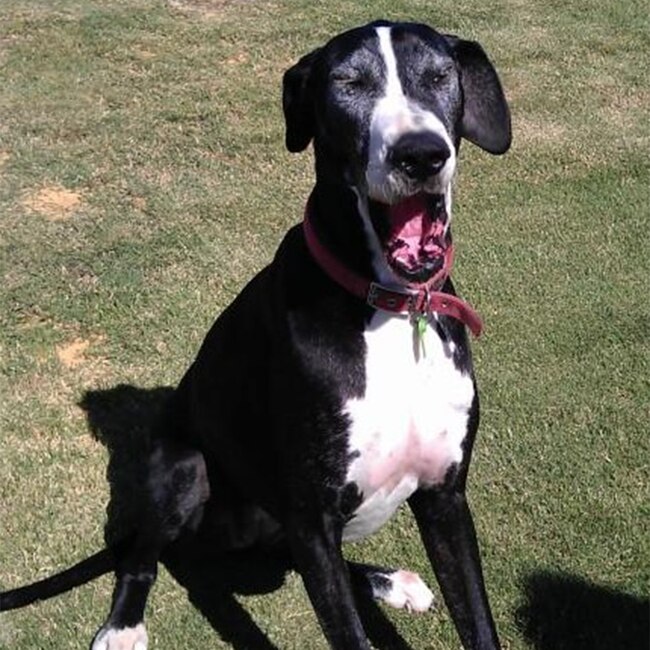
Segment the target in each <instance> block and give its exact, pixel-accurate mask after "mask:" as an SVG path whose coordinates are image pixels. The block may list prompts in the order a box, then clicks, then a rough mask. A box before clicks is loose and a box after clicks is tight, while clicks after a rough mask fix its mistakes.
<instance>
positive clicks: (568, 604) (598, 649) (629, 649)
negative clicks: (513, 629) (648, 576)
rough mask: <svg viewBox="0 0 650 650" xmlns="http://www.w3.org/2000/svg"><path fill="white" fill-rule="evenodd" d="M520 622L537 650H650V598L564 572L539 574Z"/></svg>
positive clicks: (528, 589)
mask: <svg viewBox="0 0 650 650" xmlns="http://www.w3.org/2000/svg"><path fill="white" fill-rule="evenodd" d="M524 596H525V602H524V603H523V604H522V606H521V607H520V608H519V609H518V611H517V624H518V626H519V628H520V629H521V631H522V633H523V635H524V637H525V638H526V640H527V641H528V642H529V643H530V644H531V646H532V647H533V648H535V649H536V650H648V647H650V607H649V603H648V601H647V600H643V599H641V598H636V597H634V596H630V595H628V594H625V593H622V592H620V591H616V590H614V589H610V588H607V587H601V586H598V585H594V584H591V583H589V582H586V581H585V580H583V579H581V578H578V577H575V576H571V575H565V574H561V573H550V572H539V573H534V574H532V575H531V576H530V577H528V579H527V580H526V583H525V585H524Z"/></svg>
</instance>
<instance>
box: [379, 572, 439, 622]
mask: <svg viewBox="0 0 650 650" xmlns="http://www.w3.org/2000/svg"><path fill="white" fill-rule="evenodd" d="M386 577H387V578H388V579H389V580H390V581H391V588H390V590H388V591H386V592H385V593H383V594H382V595H381V599H382V600H383V601H384V602H385V603H387V604H388V605H390V606H391V607H396V608H397V609H406V610H407V611H409V612H426V611H427V610H428V609H429V608H430V607H431V606H432V605H433V594H432V593H431V590H430V589H429V587H427V586H426V585H425V584H424V581H423V580H422V578H420V576H419V575H418V574H417V573H413V572H412V571H403V570H400V571H395V573H391V574H389V575H388V576H386Z"/></svg>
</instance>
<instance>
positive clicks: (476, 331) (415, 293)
mask: <svg viewBox="0 0 650 650" xmlns="http://www.w3.org/2000/svg"><path fill="white" fill-rule="evenodd" d="M310 212H311V211H310V209H309V203H307V207H306V209H305V218H304V220H303V223H302V226H303V232H304V234H305V240H306V242H307V248H308V249H309V252H310V253H311V255H312V257H313V258H314V260H315V261H316V263H317V264H318V265H319V266H320V267H321V269H323V271H325V273H326V274H327V275H328V276H329V277H330V278H331V279H332V280H334V282H336V283H337V284H339V285H340V286H342V287H343V288H344V289H346V290H347V291H349V292H350V293H351V294H352V295H354V296H357V297H358V298H361V299H362V300H364V301H365V302H367V303H368V304H369V305H370V306H371V307H374V308H375V309H381V310H382V311H388V312H393V313H409V314H425V313H426V314H430V313H437V314H444V315H445V316H452V317H453V318H456V319H457V320H459V321H461V323H464V324H465V325H467V327H469V329H470V330H471V332H472V334H473V335H474V336H480V335H481V331H482V330H483V323H482V321H481V317H480V316H479V315H478V314H477V313H476V312H475V311H474V310H473V309H472V308H471V307H470V306H469V305H468V304H467V303H466V302H464V301H463V300H461V299H460V298H458V297H456V296H453V295H451V294H449V293H443V292H442V291H439V290H438V289H440V288H441V287H442V285H443V284H444V283H445V280H446V279H447V278H448V277H449V274H450V273H451V266H452V264H453V258H454V249H453V246H452V245H451V244H450V245H449V247H448V248H447V250H446V251H445V260H444V263H443V267H442V269H441V270H440V271H438V273H436V275H435V276H434V277H433V278H431V279H430V280H429V281H428V282H426V283H424V284H411V285H408V287H407V288H405V289H403V290H395V289H389V288H388V287H384V286H382V285H381V284H378V283H377V282H373V281H371V280H368V279H367V278H364V277H361V276H360V275H358V274H356V273H355V272H354V271H352V270H350V269H349V268H348V267H347V266H345V265H344V264H342V263H341V262H340V261H339V260H338V259H337V258H336V257H334V255H332V253H331V252H330V251H329V250H328V249H327V248H325V247H324V246H323V245H322V244H321V242H320V241H319V239H318V237H317V236H316V233H315V231H314V228H313V226H312V224H311V219H310Z"/></svg>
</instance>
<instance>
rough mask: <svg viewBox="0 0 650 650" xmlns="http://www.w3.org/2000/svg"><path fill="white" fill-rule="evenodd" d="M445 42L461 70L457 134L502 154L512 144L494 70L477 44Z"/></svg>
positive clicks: (505, 105) (507, 111)
mask: <svg viewBox="0 0 650 650" xmlns="http://www.w3.org/2000/svg"><path fill="white" fill-rule="evenodd" d="M445 38H446V39H447V42H448V43H449V45H451V48H452V50H453V52H454V54H455V55H456V61H457V62H458V64H459V67H460V81H461V86H462V89H463V96H464V109H463V118H462V120H461V133H460V134H461V135H462V136H463V137H464V138H466V139H467V140H469V141H470V142H473V143H474V144H476V145H478V146H479V147H481V149H485V150H486V151H489V152H490V153H494V154H501V153H505V152H506V151H508V149H509V148H510V143H511V141H512V133H511V131H510V109H509V108H508V103H507V102H506V98H505V95H504V94H503V89H502V88H501V82H500V81H499V77H498V76H497V72H496V70H495V69H494V66H493V65H492V63H490V60H489V59H488V57H487V54H485V52H484V51H483V48H482V47H481V46H480V45H479V44H478V43H476V42H474V41H464V40H462V39H460V38H457V37H456V36H451V35H445Z"/></svg>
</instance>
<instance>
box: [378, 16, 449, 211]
mask: <svg viewBox="0 0 650 650" xmlns="http://www.w3.org/2000/svg"><path fill="white" fill-rule="evenodd" d="M376 31H377V37H378V39H379V52H380V54H381V56H382V59H383V62H384V68H385V72H386V79H385V86H384V94H383V96H382V97H381V98H380V99H379V100H378V102H377V104H376V106H375V108H374V111H373V114H372V118H371V122H370V143H369V151H368V166H367V168H366V183H367V185H368V196H369V197H370V198H371V199H374V200H375V201H380V202H382V203H394V202H395V201H396V200H397V199H399V198H403V197H404V195H405V194H409V193H412V192H413V190H411V191H410V192H409V191H408V181H407V180H406V179H404V178H403V177H402V176H401V174H399V173H397V172H396V171H395V170H394V169H393V168H392V167H391V165H390V164H389V163H388V154H389V151H390V148H391V147H392V146H393V145H394V144H395V143H396V142H397V140H398V139H399V138H400V137H401V136H403V135H405V134H407V133H414V132H415V133H418V132H427V131H429V132H432V133H435V134H436V135H438V136H440V137H441V138H442V139H443V140H444V141H445V143H446V144H447V146H448V147H449V151H450V152H451V153H450V156H449V158H448V159H447V162H446V163H445V165H444V166H443V168H442V170H441V171H440V172H439V173H438V174H437V175H436V176H435V177H433V178H432V179H431V180H430V181H428V182H427V183H426V184H425V186H424V187H423V188H422V187H420V188H417V189H424V190H426V191H427V192H430V193H440V194H443V193H445V194H446V193H447V192H448V187H449V184H450V182H451V179H452V177H453V174H454V170H455V168H456V152H455V149H454V145H453V143H452V141H451V138H450V137H449V134H448V133H447V130H446V129H445V126H444V124H443V123H442V122H441V121H440V119H439V118H438V117H437V116H436V115H435V114H434V113H433V112H432V111H429V110H426V109H424V108H422V107H421V106H419V105H418V104H417V103H416V102H415V101H413V100H412V99H409V98H408V97H407V96H406V95H405V94H404V90H403V88H402V84H401V82H400V79H399V75H398V72H397V60H396V58H395V50H394V49H393V44H392V40H391V28H390V27H377V28H376ZM405 189H406V190H407V191H406V193H405V192H404V190H405Z"/></svg>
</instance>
